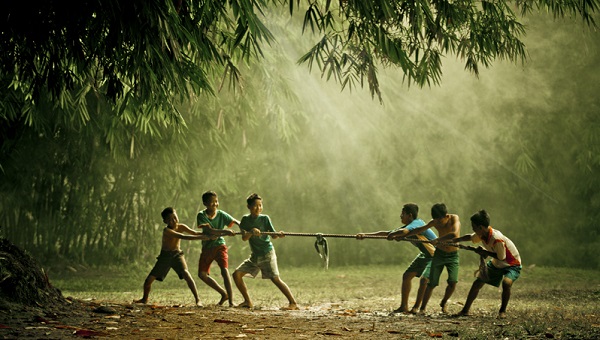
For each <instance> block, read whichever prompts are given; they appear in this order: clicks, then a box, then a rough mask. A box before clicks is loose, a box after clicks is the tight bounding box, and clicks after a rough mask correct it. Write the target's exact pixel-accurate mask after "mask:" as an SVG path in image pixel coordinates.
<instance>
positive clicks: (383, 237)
mask: <svg viewBox="0 0 600 340" xmlns="http://www.w3.org/2000/svg"><path fill="white" fill-rule="evenodd" d="M234 233H235V234H234V235H242V234H243V232H242V233H240V232H236V231H234ZM260 234H261V235H270V236H279V235H281V234H283V235H285V236H305V237H332V238H356V234H323V233H290V232H287V231H276V232H273V231H261V232H260ZM363 238H378V239H387V236H374V235H364V237H363Z"/></svg>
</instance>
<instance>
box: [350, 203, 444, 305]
mask: <svg viewBox="0 0 600 340" xmlns="http://www.w3.org/2000/svg"><path fill="white" fill-rule="evenodd" d="M418 214H419V206H418V205H416V204H414V203H407V204H405V205H404V206H403V207H402V213H401V214H400V220H401V221H402V224H404V226H402V227H400V228H396V229H394V230H391V231H378V232H374V233H370V234H357V235H356V238H357V239H359V240H360V239H363V238H364V235H373V236H387V237H388V239H390V240H393V239H397V238H398V237H401V236H404V235H406V234H408V233H409V232H410V231H412V230H414V229H416V228H418V227H422V226H424V225H425V222H424V221H423V220H422V219H420V218H418V217H417V216H418ZM414 238H415V239H416V240H421V241H431V240H435V239H436V238H437V236H435V233H434V232H433V231H432V230H430V229H428V230H425V231H424V232H422V233H421V234H418V235H415V236H414ZM413 245H414V246H416V247H417V248H419V250H420V251H421V252H420V253H419V254H418V255H417V256H416V257H415V259H414V260H413V261H412V263H411V264H410V266H408V268H407V269H406V271H404V274H403V275H402V290H401V293H402V294H401V303H400V307H398V308H397V309H395V310H394V311H393V312H392V313H412V314H416V313H417V312H418V310H419V306H420V305H421V301H423V295H424V294H425V289H426V288H427V282H428V277H429V269H430V268H431V259H432V258H433V253H434V252H435V248H434V247H433V245H431V244H430V243H421V242H419V243H417V242H413ZM415 277H420V278H421V281H420V284H419V290H418V291H417V300H416V301H415V304H414V306H413V307H412V309H411V310H409V309H408V296H409V295H410V289H411V283H412V279H413V278H415Z"/></svg>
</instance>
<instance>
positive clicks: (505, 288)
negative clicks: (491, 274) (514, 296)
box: [498, 277, 513, 318]
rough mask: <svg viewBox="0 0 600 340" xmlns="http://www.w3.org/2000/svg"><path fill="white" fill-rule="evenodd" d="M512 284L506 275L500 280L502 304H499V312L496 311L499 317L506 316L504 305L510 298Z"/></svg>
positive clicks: (506, 304)
mask: <svg viewBox="0 0 600 340" xmlns="http://www.w3.org/2000/svg"><path fill="white" fill-rule="evenodd" d="M512 284H513V280H511V279H509V278H507V277H505V278H504V280H502V304H501V305H500V312H499V313H498V317H499V318H504V317H506V306H508V300H510V290H511V288H512Z"/></svg>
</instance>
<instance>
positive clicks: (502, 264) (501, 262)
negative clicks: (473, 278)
mask: <svg viewBox="0 0 600 340" xmlns="http://www.w3.org/2000/svg"><path fill="white" fill-rule="evenodd" d="M489 229H490V231H489V233H488V235H487V237H486V239H485V240H484V239H482V238H478V237H476V238H475V239H473V242H474V243H477V241H481V244H482V246H483V248H484V249H485V250H487V251H490V252H492V253H495V254H496V256H497V258H492V259H491V260H490V261H488V263H487V268H488V279H487V280H486V279H484V278H482V277H478V280H480V281H483V282H485V283H487V284H490V285H492V286H495V287H499V286H500V283H501V282H502V278H503V277H508V278H509V279H511V280H512V281H515V280H517V279H518V278H519V276H520V275H521V268H522V264H521V255H520V254H519V250H518V249H517V247H516V246H515V244H514V243H513V242H512V241H511V240H510V239H509V238H508V237H506V236H504V234H502V233H501V232H500V231H499V230H496V229H493V228H492V227H491V226H490V228H489Z"/></svg>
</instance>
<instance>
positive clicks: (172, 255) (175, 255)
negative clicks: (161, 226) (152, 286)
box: [150, 250, 187, 281]
mask: <svg viewBox="0 0 600 340" xmlns="http://www.w3.org/2000/svg"><path fill="white" fill-rule="evenodd" d="M156 260H157V261H156V264H155V265H154V268H152V270H151V271H150V275H152V276H154V277H156V279H157V280H158V281H162V280H164V279H165V277H167V274H168V273H169V270H171V268H173V270H174V271H175V272H176V273H177V275H179V279H180V280H181V279H183V274H184V273H185V271H186V270H187V264H186V263H185V258H184V257H183V252H182V251H180V250H173V251H166V250H161V251H160V255H158V257H157V258H156Z"/></svg>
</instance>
